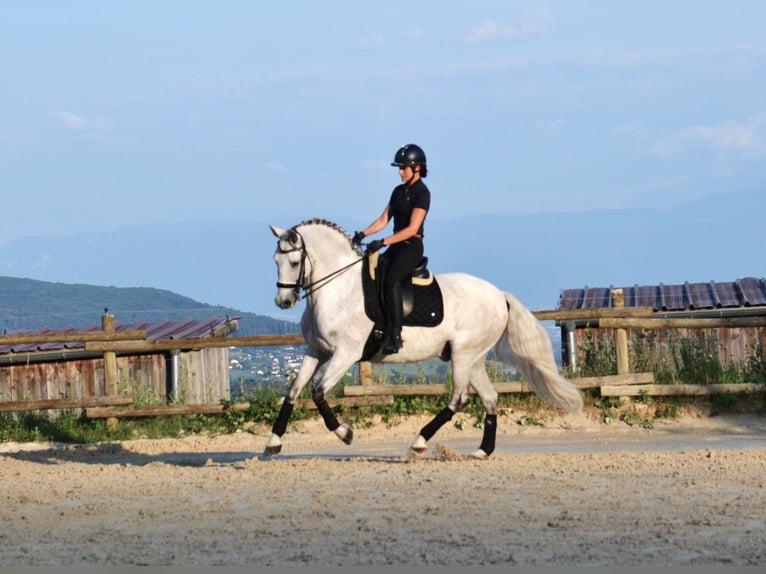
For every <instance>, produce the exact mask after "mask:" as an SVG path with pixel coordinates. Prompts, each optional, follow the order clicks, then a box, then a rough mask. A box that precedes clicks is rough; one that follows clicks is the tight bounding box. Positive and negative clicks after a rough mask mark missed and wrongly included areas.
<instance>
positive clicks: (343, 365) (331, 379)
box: [314, 352, 357, 444]
mask: <svg viewBox="0 0 766 574" xmlns="http://www.w3.org/2000/svg"><path fill="white" fill-rule="evenodd" d="M355 356H357V355H356V354H354V355H351V354H349V353H341V352H336V353H335V355H333V357H332V358H331V359H330V361H329V362H328V363H327V368H326V369H325V371H324V373H323V374H322V378H321V380H320V381H319V382H318V384H317V385H315V387H314V403H315V404H316V406H317V410H318V411H319V414H320V415H322V419H324V423H325V426H327V429H328V430H330V431H332V432H334V433H335V434H336V435H337V436H338V438H339V439H341V440H342V441H343V442H344V443H346V444H351V441H352V440H353V439H354V431H353V430H352V429H351V427H349V426H348V425H347V424H345V423H343V424H341V423H340V422H338V418H337V417H336V416H335V413H334V412H333V410H332V407H330V405H329V404H328V402H327V393H328V392H329V391H330V389H332V388H333V387H334V386H335V385H336V384H338V381H340V379H341V378H342V377H343V375H345V374H346V373H347V372H348V370H349V369H350V368H351V367H352V365H353V364H354V363H355V362H356V359H354V358H353V357H355Z"/></svg>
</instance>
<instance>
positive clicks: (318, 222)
mask: <svg viewBox="0 0 766 574" xmlns="http://www.w3.org/2000/svg"><path fill="white" fill-rule="evenodd" d="M301 225H324V226H325V227H329V228H331V229H334V230H335V231H338V232H339V233H342V234H343V235H345V236H346V239H348V242H349V243H351V246H352V247H353V248H354V249H355V250H356V251H357V252H359V249H358V248H357V247H356V246H355V245H353V243H352V237H351V235H349V233H348V232H347V231H346V230H345V229H343V228H342V227H341V226H340V225H338V224H337V223H334V222H332V221H329V220H327V219H322V218H320V217H315V218H313V219H307V220H306V221H301V222H300V223H299V224H298V225H296V226H295V227H299V226H301Z"/></svg>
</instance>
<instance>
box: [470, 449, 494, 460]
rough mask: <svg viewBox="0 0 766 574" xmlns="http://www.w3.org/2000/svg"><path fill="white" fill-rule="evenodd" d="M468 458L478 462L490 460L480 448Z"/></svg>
mask: <svg viewBox="0 0 766 574" xmlns="http://www.w3.org/2000/svg"><path fill="white" fill-rule="evenodd" d="M468 456H469V457H470V458H473V459H476V460H487V459H488V458H489V455H488V454H487V453H486V452H484V451H483V450H482V449H480V448H479V449H476V450H475V451H473V452H472V453H471V454H469V455H468Z"/></svg>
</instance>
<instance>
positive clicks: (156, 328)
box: [0, 317, 239, 355]
mask: <svg viewBox="0 0 766 574" xmlns="http://www.w3.org/2000/svg"><path fill="white" fill-rule="evenodd" d="M238 320H239V317H226V318H224V319H221V318H219V317H210V318H209V319H185V320H183V321H169V320H165V321H158V322H153V323H149V322H147V321H138V322H137V323H131V324H123V323H117V322H115V324H114V330H115V331H116V332H120V331H146V340H147V341H161V340H167V339H203V338H205V337H224V336H226V335H229V334H230V333H232V332H233V331H235V330H236V329H237V321H238ZM100 331H101V325H100V324H96V323H93V324H91V325H88V326H87V327H72V326H69V327H63V328H61V329H50V328H48V327H46V328H43V329H40V330H38V331H14V332H11V333H5V335H58V334H64V333H65V334H71V335H72V340H71V341H69V342H66V343H44V344H40V343H25V344H20V345H2V344H0V355H3V354H8V353H32V352H37V351H60V350H63V349H84V348H85V343H84V342H83V341H78V340H77V335H78V334H83V333H97V332H100Z"/></svg>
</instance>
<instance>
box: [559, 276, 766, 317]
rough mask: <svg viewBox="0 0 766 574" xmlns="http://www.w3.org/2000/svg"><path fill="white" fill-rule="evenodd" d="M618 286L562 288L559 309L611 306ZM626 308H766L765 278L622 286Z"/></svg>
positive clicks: (656, 309) (685, 309) (687, 309)
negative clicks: (612, 292)
mask: <svg viewBox="0 0 766 574" xmlns="http://www.w3.org/2000/svg"><path fill="white" fill-rule="evenodd" d="M613 289H617V287H614V286H610V287H584V288H582V289H562V290H561V295H560V297H559V305H558V309H559V310H570V309H600V308H604V307H612V296H611V291H612V290H613ZM621 289H622V290H623V297H624V299H625V307H652V308H653V309H654V310H655V311H693V310H699V309H734V308H743V307H757V306H766V279H764V278H757V277H744V278H742V279H737V280H736V281H731V282H723V283H719V282H716V281H708V282H707V283H689V282H688V281H687V282H685V283H683V284H680V285H665V284H663V283H660V284H659V285H634V286H632V287H621Z"/></svg>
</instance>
